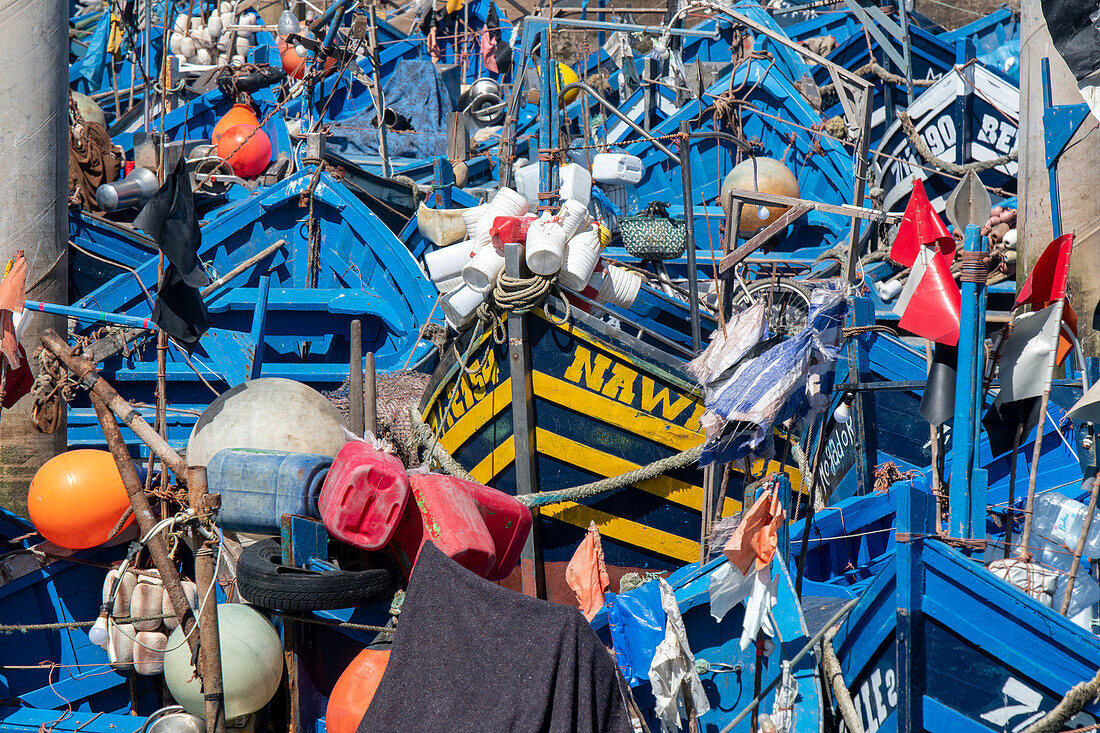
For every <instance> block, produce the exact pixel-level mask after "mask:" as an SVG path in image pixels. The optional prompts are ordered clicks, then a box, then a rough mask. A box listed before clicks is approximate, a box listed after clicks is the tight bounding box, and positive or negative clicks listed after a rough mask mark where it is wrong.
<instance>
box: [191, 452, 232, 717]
mask: <svg viewBox="0 0 1100 733" xmlns="http://www.w3.org/2000/svg"><path fill="white" fill-rule="evenodd" d="M187 499H188V504H189V505H190V507H191V511H193V512H194V513H195V514H196V516H201V515H204V514H208V513H209V512H210V511H211V510H212V509H214V508H215V507H216V505H217V504H218V503H220V502H219V501H218V499H219V497H218V496H217V495H215V496H210V495H209V494H208V493H207V487H206V467H205V466H189V467H188V469H187ZM196 540H201V542H200V544H199V547H198V549H197V550H195V584H196V585H197V586H198V596H199V598H202V599H204V601H203V603H202V607H201V608H200V609H199V610H200V613H199V640H200V642H201V643H200V644H199V659H198V662H199V664H198V669H199V672H200V675H201V677H202V696H203V700H204V701H205V703H206V731H207V733H225V694H224V689H223V686H222V655H221V634H220V632H219V629H218V597H217V588H215V587H214V585H215V584H216V583H217V575H218V560H217V550H218V536H217V535H216V534H214V533H213V532H209V533H208V536H205V537H203V536H201V535H200V533H198V532H196Z"/></svg>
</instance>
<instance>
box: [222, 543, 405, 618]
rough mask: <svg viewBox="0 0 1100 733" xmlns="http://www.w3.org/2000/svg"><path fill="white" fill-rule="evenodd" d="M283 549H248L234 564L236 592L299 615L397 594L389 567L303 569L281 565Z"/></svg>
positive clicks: (251, 600) (272, 545)
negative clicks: (375, 568)
mask: <svg viewBox="0 0 1100 733" xmlns="http://www.w3.org/2000/svg"><path fill="white" fill-rule="evenodd" d="M282 561H283V550H282V547H280V545H279V543H278V542H277V541H276V540H272V539H267V540H260V541H259V542H257V543H255V544H253V545H249V546H248V547H246V548H244V550H243V551H242V552H241V556H240V559H239V560H238V561H237V589H238V590H239V591H240V593H241V596H242V597H243V598H244V599H245V600H246V601H248V602H249V603H251V604H252V605H254V606H259V607H261V608H269V609H272V610H276V611H290V612H292V613H301V612H305V611H327V610H331V609H334V608H354V607H356V606H361V605H363V604H366V603H373V602H375V601H383V600H389V599H391V598H392V597H393V594H394V593H395V592H396V591H397V588H398V585H397V573H396V571H395V570H392V569H379V570H362V571H355V572H350V571H346V570H327V571H324V572H321V571H318V570H306V569H304V568H294V567H289V566H287V565H283V564H282Z"/></svg>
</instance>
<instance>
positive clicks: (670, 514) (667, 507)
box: [421, 312, 798, 582]
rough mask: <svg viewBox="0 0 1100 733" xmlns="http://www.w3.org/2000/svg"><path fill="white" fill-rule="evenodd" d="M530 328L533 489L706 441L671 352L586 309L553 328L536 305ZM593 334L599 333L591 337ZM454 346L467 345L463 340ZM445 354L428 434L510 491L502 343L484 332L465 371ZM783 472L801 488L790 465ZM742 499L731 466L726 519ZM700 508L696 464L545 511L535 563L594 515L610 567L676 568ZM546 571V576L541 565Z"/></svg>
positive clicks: (693, 545)
mask: <svg viewBox="0 0 1100 733" xmlns="http://www.w3.org/2000/svg"><path fill="white" fill-rule="evenodd" d="M582 319H584V322H583V324H582V323H578V321H580V320H582ZM597 325H598V326H599V328H590V327H587V326H597ZM527 329H528V342H529V344H530V349H531V364H532V365H533V367H532V386H533V392H534V403H535V404H534V413H535V420H534V424H535V430H534V435H533V436H532V439H533V441H534V451H535V454H536V456H537V470H538V480H539V486H538V488H539V490H540V491H550V490H556V489H565V488H569V487H572V486H577V485H580V484H585V483H588V482H591V481H595V480H598V479H600V478H605V477H609V476H616V475H619V474H622V473H625V472H627V471H630V470H632V469H635V468H638V467H640V466H643V465H646V464H648V463H651V462H653V461H656V460H658V459H660V458H666V457H668V456H672V455H675V454H677V453H679V452H681V451H684V450H687V449H689V448H692V447H693V446H696V445H699V444H700V443H701V442H702V441H703V437H704V435H703V430H702V428H701V427H700V418H701V417H702V415H703V412H704V407H703V399H702V394H701V392H700V391H699V390H698V389H697V388H696V387H695V386H694V385H692V384H691V383H689V382H688V381H687V379H686V378H685V377H684V376H682V375H681V374H677V373H676V372H677V371H678V369H677V366H678V364H677V362H675V361H674V360H672V359H670V358H668V357H664V358H663V359H659V358H656V357H657V356H658V355H656V354H654V353H653V352H652V351H651V350H647V349H646V348H642V347H643V346H644V345H641V344H638V343H637V342H636V341H635V340H633V339H629V338H625V337H617V336H616V334H615V333H614V332H613V331H611V330H610V329H609V328H607V327H606V324H598V323H597V322H594V321H592V320H591V319H587V317H585V316H583V315H574V318H573V319H572V320H571V321H570V323H569V324H567V325H565V326H559V325H557V324H555V323H553V322H551V321H549V320H548V319H547V318H546V317H545V316H544V315H542V314H541V312H540V313H534V314H531V315H530V316H529V318H528V326H527ZM597 330H602V331H603V333H602V334H601V335H597V333H596V332H597ZM458 346H459V348H462V349H463V351H465V350H466V349H468V348H470V347H469V343H468V342H465V343H462V344H459V345H458ZM452 357H454V358H451V359H447V360H445V361H444V363H443V364H441V366H440V367H439V369H437V371H436V373H435V375H434V376H433V379H432V381H431V382H430V383H429V385H428V389H427V390H426V392H425V397H424V401H423V402H422V405H421V407H422V415H423V418H424V421H425V422H426V423H427V425H428V426H429V427H430V428H431V429H432V430H433V431H437V430H439V427H440V424H441V423H442V430H441V431H440V433H439V435H440V437H439V443H440V445H441V446H442V447H443V448H444V449H446V450H447V451H448V452H449V453H450V454H451V455H452V456H454V457H455V458H456V459H457V460H458V462H459V463H461V464H462V465H463V466H464V467H465V468H466V469H467V470H468V471H469V472H470V473H471V474H472V475H473V477H474V478H475V479H476V480H478V481H480V482H482V483H485V484H488V485H490V486H493V487H495V488H497V489H500V490H502V491H506V492H508V493H512V494H514V493H515V492H516V474H515V461H514V459H515V444H514V440H513V435H512V392H511V374H510V372H509V364H508V351H507V344H496V343H494V341H493V339H492V338H490V337H489V336H488V335H487V334H483V335H481V336H480V337H479V340H478V342H477V343H475V344H474V345H473V347H472V350H471V351H470V356H469V357H468V359H467V365H466V366H467V368H466V369H465V370H464V369H462V368H461V366H460V365H459V364H458V359H457V357H455V356H454V351H453V350H452ZM456 383H457V393H456V392H455V389H456ZM452 398H453V399H452ZM448 405H449V409H448ZM765 468H768V469H769V470H777V469H778V468H779V466H778V464H776V465H774V466H768V467H765V466H763V465H757V466H756V467H754V473H756V474H757V475H759V474H760V472H761V471H763V470H764V469H765ZM789 472H790V473H791V474H792V482H793V483H794V485H796V486H797V485H798V484H797V480H798V477H797V474H796V472H795V471H793V470H789ZM740 496H741V476H740V474H738V473H735V474H734V475H733V476H732V477H731V480H730V482H729V486H728V488H727V498H726V499H725V501H724V506H723V507H722V514H723V515H724V516H725V515H729V514H731V513H733V512H736V511H738V510H739V509H740V506H741V504H740ZM702 505H703V473H702V471H701V470H700V469H699V468H698V467H694V466H693V467H690V468H685V469H681V470H675V471H672V472H671V473H670V474H668V475H664V476H659V477H657V478H653V479H649V480H645V481H640V482H639V483H637V484H634V485H632V486H629V487H627V488H626V489H623V490H621V491H617V492H614V493H611V494H607V495H604V496H597V497H593V498H591V499H586V500H584V502H583V503H578V502H561V503H559V504H554V505H551V506H547V507H544V508H543V509H541V510H540V512H539V541H540V545H541V549H542V556H543V560H544V562H545V563H546V564H547V566H548V567H549V566H551V565H557V564H558V563H565V562H568V560H569V558H570V557H571V555H572V553H573V551H574V550H575V549H576V546H577V544H578V543H579V542H580V541H581V539H583V537H584V532H585V530H586V529H587V527H588V526H589V523H590V522H595V523H596V525H597V526H598V527H599V529H600V533H601V534H602V535H603V538H604V551H605V555H606V560H607V563H608V565H609V566H614V567H616V568H620V569H647V570H669V569H673V568H676V567H680V566H682V565H685V564H687V563H690V562H694V561H697V560H698V559H699V534H700V527H701V521H702ZM547 576H548V582H549V578H550V573H549V572H548V573H547Z"/></svg>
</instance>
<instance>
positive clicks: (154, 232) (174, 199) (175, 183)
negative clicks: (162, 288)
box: [134, 157, 207, 288]
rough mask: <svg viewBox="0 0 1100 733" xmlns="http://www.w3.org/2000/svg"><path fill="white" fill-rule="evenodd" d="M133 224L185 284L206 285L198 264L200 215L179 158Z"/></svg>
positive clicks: (200, 236) (200, 241)
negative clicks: (145, 235) (153, 243)
mask: <svg viewBox="0 0 1100 733" xmlns="http://www.w3.org/2000/svg"><path fill="white" fill-rule="evenodd" d="M134 225H135V226H136V227H138V228H139V229H141V230H142V231H144V232H145V233H146V234H148V235H149V236H150V237H152V238H153V241H155V242H156V243H157V247H159V248H160V251H161V252H163V253H164V256H165V257H167V258H168V261H169V262H171V263H172V264H173V265H175V268H176V272H177V273H178V274H179V276H180V277H182V278H183V281H184V282H185V283H187V284H188V285H190V286H192V287H195V288H201V287H202V286H203V285H206V283H207V279H206V274H205V273H204V272H203V271H202V267H201V266H200V265H199V244H201V243H202V234H201V233H200V232H199V217H198V214H196V213H195V197H194V195H193V194H192V193H191V180H190V179H189V178H188V176H187V170H186V169H185V167H184V161H183V158H182V157H181V158H180V160H179V162H178V163H176V167H175V170H173V171H172V175H170V176H169V177H168V180H166V181H165V182H164V184H163V185H162V186H161V187H160V188H159V189H158V190H157V192H156V193H155V194H153V198H151V199H149V203H147V204H146V205H145V208H144V209H142V210H141V213H140V214H138V216H137V218H136V219H134Z"/></svg>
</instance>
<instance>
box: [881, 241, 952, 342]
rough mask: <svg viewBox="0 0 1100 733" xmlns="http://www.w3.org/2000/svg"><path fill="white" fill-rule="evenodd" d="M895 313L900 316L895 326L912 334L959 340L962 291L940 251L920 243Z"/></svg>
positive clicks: (939, 339) (930, 338) (934, 339)
mask: <svg viewBox="0 0 1100 733" xmlns="http://www.w3.org/2000/svg"><path fill="white" fill-rule="evenodd" d="M894 313H896V314H898V315H899V316H901V320H899V321H898V326H899V327H901V328H903V329H905V330H906V331H909V332H910V333H912V334H915V335H917V336H920V337H922V338H926V339H928V340H929V341H935V342H936V343H938V344H944V345H946V346H955V345H957V344H958V343H959V322H960V320H961V318H962V293H960V292H959V286H958V284H957V283H956V282H955V278H954V277H952V275H951V266H950V265H949V264H948V262H947V258H946V257H945V256H944V254H943V251H942V250H940V249H938V248H934V247H926V246H923V245H922V246H921V248H920V250H918V251H917V254H916V256H915V257H914V259H913V264H912V270H911V271H910V273H909V279H908V280H907V281H906V282H905V287H904V288H903V289H902V291H901V295H899V296H898V302H897V303H896V304H895V306H894Z"/></svg>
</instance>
